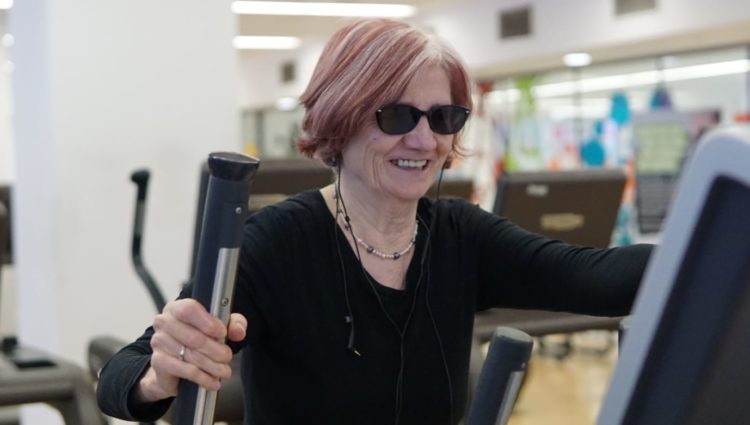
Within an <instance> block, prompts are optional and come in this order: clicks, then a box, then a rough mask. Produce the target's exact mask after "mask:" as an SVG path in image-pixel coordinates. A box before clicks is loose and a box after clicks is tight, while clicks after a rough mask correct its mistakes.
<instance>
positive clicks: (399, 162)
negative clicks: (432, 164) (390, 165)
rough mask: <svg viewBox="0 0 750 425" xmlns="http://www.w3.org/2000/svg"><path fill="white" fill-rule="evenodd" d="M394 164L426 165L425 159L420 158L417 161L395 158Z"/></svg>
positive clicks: (406, 166)
mask: <svg viewBox="0 0 750 425" xmlns="http://www.w3.org/2000/svg"><path fill="white" fill-rule="evenodd" d="M396 165H398V166H399V167H403V168H424V166H425V165H427V160H426V159H422V160H419V161H412V160H408V159H399V160H396Z"/></svg>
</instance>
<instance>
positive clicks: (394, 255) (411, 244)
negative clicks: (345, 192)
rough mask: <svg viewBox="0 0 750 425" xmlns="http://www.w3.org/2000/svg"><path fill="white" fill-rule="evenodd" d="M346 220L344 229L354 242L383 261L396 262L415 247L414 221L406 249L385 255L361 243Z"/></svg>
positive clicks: (340, 213) (416, 227) (338, 212)
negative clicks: (349, 233) (412, 232)
mask: <svg viewBox="0 0 750 425" xmlns="http://www.w3.org/2000/svg"><path fill="white" fill-rule="evenodd" d="M337 197H338V193H337V192H336V187H335V186H334V189H333V198H334V199H336V198H337ZM342 214H343V212H342V211H341V210H339V209H338V208H337V209H336V215H337V216H338V215H342ZM348 218H349V217H347V216H344V228H345V229H346V230H347V231H349V232H351V234H352V236H353V237H354V240H355V241H356V242H357V244H358V245H359V246H361V247H362V248H364V249H365V251H367V253H368V254H371V255H374V256H376V257H379V258H381V259H383V260H394V261H395V260H398V259H399V258H401V257H402V256H403V255H404V254H406V253H408V252H409V251H411V250H412V249H413V248H414V245H416V243H417V233H418V231H419V225H418V223H417V221H416V220H415V221H414V234H413V235H412V236H411V240H409V245H407V246H406V248H404V249H402V250H401V251H396V252H394V253H392V254H386V253H385V252H383V251H381V250H379V249H377V248H375V247H374V246H372V245H370V244H368V243H367V242H365V241H363V240H362V238H360V237H359V236H358V235H357V234H356V233H355V232H354V229H353V228H352V225H351V224H350V223H349V220H348Z"/></svg>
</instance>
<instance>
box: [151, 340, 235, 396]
mask: <svg viewBox="0 0 750 425" xmlns="http://www.w3.org/2000/svg"><path fill="white" fill-rule="evenodd" d="M187 356H190V352H189V351H188V352H187ZM151 365H152V366H153V368H154V370H155V371H156V373H157V375H158V376H159V378H160V379H159V380H160V382H172V381H174V383H173V384H170V387H169V391H170V393H171V394H172V395H176V394H177V386H178V385H177V383H178V381H177V380H173V379H170V378H179V379H187V380H189V381H192V382H195V383H196V384H198V385H200V386H201V387H204V388H206V389H208V390H212V391H216V390H219V389H220V388H221V381H220V379H219V378H218V377H216V376H213V375H211V374H209V373H206V372H205V371H204V370H202V369H201V368H199V367H198V366H196V365H195V364H193V363H191V362H189V361H182V360H179V359H176V358H174V357H173V356H171V355H169V354H167V353H165V352H163V351H159V352H156V353H154V354H152V355H151ZM162 386H164V384H162Z"/></svg>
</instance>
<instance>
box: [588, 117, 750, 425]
mask: <svg viewBox="0 0 750 425" xmlns="http://www.w3.org/2000/svg"><path fill="white" fill-rule="evenodd" d="M748 164H750V127H747V126H744V127H741V126H737V127H728V128H725V129H721V130H716V131H712V132H710V133H708V135H707V136H706V137H705V139H704V141H702V143H700V144H699V146H698V149H697V151H696V153H695V155H694V157H693V158H692V159H691V160H690V162H689V166H688V167H687V168H686V170H685V174H684V176H683V177H682V178H681V180H680V181H679V183H678V191H677V196H676V198H675V200H674V203H673V204H672V207H671V208H670V212H669V213H668V216H667V221H666V226H665V231H664V235H663V239H662V243H661V245H660V246H659V247H657V249H656V251H655V253H654V255H653V257H652V259H651V261H650V263H649V266H648V269H647V270H646V275H645V277H644V281H643V286H642V288H641V290H640V291H639V293H638V296H637V298H636V302H635V308H634V314H633V316H632V318H631V320H630V323H629V325H628V328H627V334H626V335H625V337H624V343H623V346H622V349H621V351H620V359H619V361H618V363H617V365H616V368H615V372H614V375H613V378H612V381H611V383H610V387H609V390H608V392H607V395H606V398H605V401H604V405H603V408H602V410H601V412H600V416H599V420H598V422H597V423H598V424H599V425H623V424H638V425H651V424H654V425H655V424H658V425H677V424H680V425H698V424H708V423H711V424H722V425H740V424H746V423H747V422H748V418H749V417H750V403H748V402H747V394H748V391H749V390H750V368H748V367H747V359H749V358H750V327H748V326H747V324H748V323H750V237H748V235H750V220H748V217H749V216H750V214H749V213H750V167H749V166H748Z"/></svg>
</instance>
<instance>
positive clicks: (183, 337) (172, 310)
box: [134, 298, 247, 402]
mask: <svg viewBox="0 0 750 425" xmlns="http://www.w3.org/2000/svg"><path fill="white" fill-rule="evenodd" d="M153 327H154V334H153V336H152V337H151V348H152V349H153V354H152V355H151V364H150V366H149V369H148V371H146V373H145V374H144V375H143V377H142V378H141V380H140V381H139V382H138V386H137V387H136V392H135V394H134V395H135V399H136V401H137V402H154V401H157V400H161V399H165V398H168V397H173V396H176V395H177V385H178V383H179V381H180V379H188V380H190V381H193V382H195V383H196V384H198V385H200V386H201V387H204V388H206V389H208V390H218V389H219V388H220V387H221V380H222V379H227V378H229V377H230V376H231V374H232V370H231V368H230V367H229V363H230V362H231V360H232V350H231V349H230V348H229V346H227V345H226V344H225V343H223V342H221V341H224V340H225V339H227V338H228V339H230V340H232V341H241V340H242V339H244V338H245V333H246V332H247V320H246V319H245V317H244V316H242V315H241V314H239V313H233V314H232V315H231V316H230V319H229V325H228V327H225V326H224V324H223V323H222V322H221V320H219V319H218V318H216V317H213V316H211V315H210V314H209V313H208V312H207V311H206V309H205V308H204V307H203V306H202V305H201V304H200V303H199V302H198V301H196V300H194V299H190V298H186V299H181V300H177V301H172V302H170V303H169V304H167V305H166V306H165V307H164V310H163V311H162V312H161V314H159V315H157V316H156V318H155V319H154V325H153ZM181 353H182V355H181Z"/></svg>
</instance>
